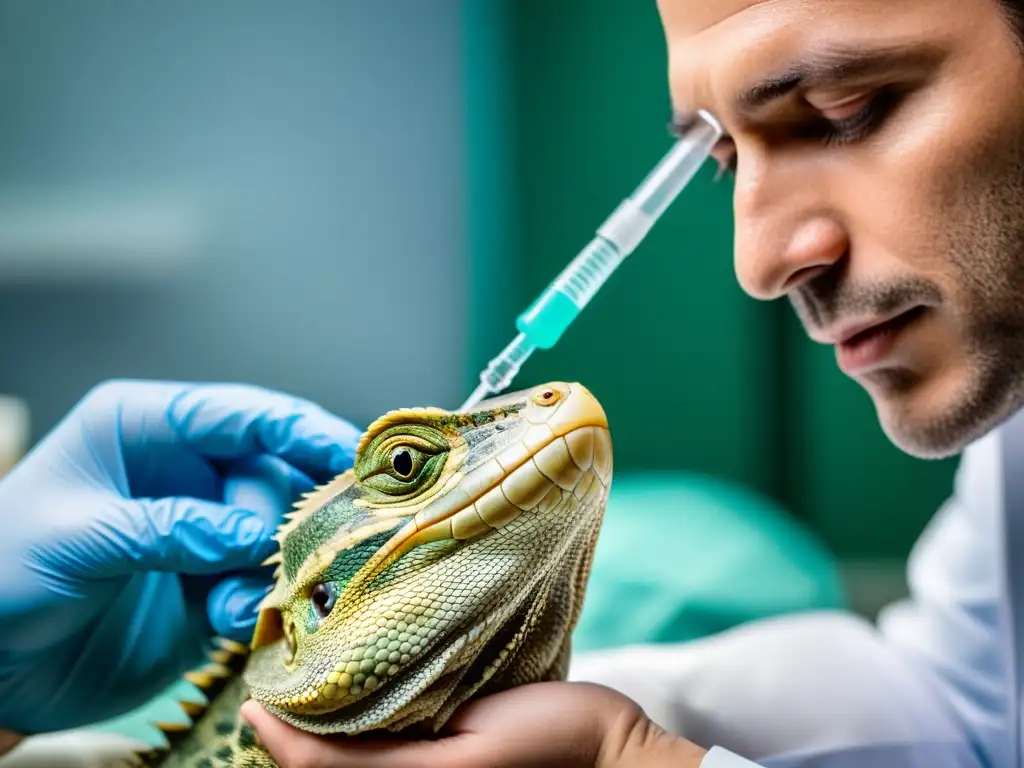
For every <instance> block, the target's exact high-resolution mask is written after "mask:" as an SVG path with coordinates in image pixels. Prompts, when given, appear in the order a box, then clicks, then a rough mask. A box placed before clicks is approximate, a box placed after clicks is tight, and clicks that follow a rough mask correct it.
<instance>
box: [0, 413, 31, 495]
mask: <svg viewBox="0 0 1024 768" xmlns="http://www.w3.org/2000/svg"><path fill="white" fill-rule="evenodd" d="M29 431H30V419H29V411H28V403H26V402H25V401H24V400H21V399H19V398H17V397H11V396H8V395H0V477H3V476H4V475H6V474H7V473H8V472H10V471H11V470H12V469H14V465H15V464H17V463H18V462H19V461H20V460H21V457H22V456H24V454H25V452H26V451H27V450H28V444H29Z"/></svg>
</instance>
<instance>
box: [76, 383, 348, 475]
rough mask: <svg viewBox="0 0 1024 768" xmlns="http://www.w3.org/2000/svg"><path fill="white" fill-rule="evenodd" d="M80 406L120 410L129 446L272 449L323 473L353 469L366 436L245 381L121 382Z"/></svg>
mask: <svg viewBox="0 0 1024 768" xmlns="http://www.w3.org/2000/svg"><path fill="white" fill-rule="evenodd" d="M82 407H83V408H84V409H85V412H86V414H87V415H89V416H90V417H91V418H93V419H101V420H102V419H107V418H110V414H112V413H118V414H119V416H120V424H119V426H120V430H121V437H122V439H123V441H124V443H125V445H126V447H127V448H128V449H129V450H130V449H132V448H146V447H151V446H152V445H153V444H154V443H163V444H182V443H184V444H186V445H188V446H189V447H190V448H192V449H193V450H195V451H197V452H198V453H201V454H202V455H204V456H206V457H207V458H210V459H234V458H240V457H243V456H246V455H252V454H258V453H269V454H271V455H274V456H278V457H280V458H282V459H284V460H285V461H287V462H288V463H289V464H292V465H293V466H295V467H297V468H298V469H300V470H302V471H303V472H305V473H306V474H308V475H310V476H311V477H317V478H323V477H325V476H326V475H329V474H334V473H338V472H341V471H344V470H345V469H348V468H349V467H350V466H351V465H352V461H353V459H354V457H355V447H356V444H357V442H358V440H359V436H360V432H359V430H357V429H356V428H355V427H354V426H353V425H352V424H350V423H349V422H347V421H345V420H344V419H341V418H339V417H338V416H335V415H333V414H331V413H329V412H327V411H326V410H325V409H323V408H322V407H320V406H319V405H317V404H315V403H313V402H310V401H309V400H305V399H303V398H299V397H293V396H291V395H288V394H285V393H283V392H278V391H276V390H270V389H264V388H261V387H254V386H249V385H243V384H191V383H180V382H162V381H153V382H149V381H120V380H119V381H113V382H108V383H106V384H103V385H101V386H99V387H97V388H96V389H95V390H93V392H92V393H90V395H89V396H88V397H87V398H86V399H85V401H84V402H83V406H82Z"/></svg>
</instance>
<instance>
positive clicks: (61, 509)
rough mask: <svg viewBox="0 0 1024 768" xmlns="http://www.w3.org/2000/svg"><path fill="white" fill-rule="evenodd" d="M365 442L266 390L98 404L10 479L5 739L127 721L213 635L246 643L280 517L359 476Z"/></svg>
mask: <svg viewBox="0 0 1024 768" xmlns="http://www.w3.org/2000/svg"><path fill="white" fill-rule="evenodd" d="M358 436H359V433H358V432H357V430H356V429H355V428H354V427H353V426H352V425H350V424H348V423H347V422H345V421H342V420H341V419H339V418H337V417H335V416H332V415H330V414H328V413H327V412H325V411H324V410H322V409H321V408H319V407H317V406H316V405H313V404H312V403H309V402H307V401H304V400H300V399H296V398H293V397H290V396H288V395H285V394H282V393H278V392H272V391H267V390H263V389H258V388H254V387H246V386H240V385H200V384H179V383H168V382H132V381H119V382H111V383H108V384H104V385H101V386H99V387H97V388H96V389H95V390H93V391H92V392H90V393H89V394H88V395H87V396H86V397H85V398H84V399H83V400H82V401H81V402H80V403H79V404H78V405H77V406H76V407H75V408H74V410H72V411H71V413H70V414H68V416H67V417H66V418H65V419H64V420H63V421H62V422H61V423H60V424H59V425H58V426H57V427H56V428H55V429H54V430H53V432H52V433H51V434H50V435H48V436H47V437H46V438H45V439H44V440H43V441H42V442H41V443H40V444H39V445H38V446H37V447H36V448H35V449H34V450H33V451H32V452H31V453H30V454H29V455H28V456H27V457H25V459H24V460H23V461H22V462H21V463H20V464H19V465H18V466H17V467H16V468H15V469H14V470H13V471H12V472H11V474H9V475H8V476H7V477H5V478H3V479H2V480H0V728H4V727H5V728H7V729H9V730H13V731H16V732H18V733H22V734H31V733H37V732H43V731H50V730H58V729H64V728H69V727H76V726H80V725H83V724H87V723H90V722H96V721H98V720H103V719H106V718H108V717H112V716H114V715H117V714H121V713H123V712H126V711H128V710H129V709H132V708H134V707H136V706H139V705H141V704H143V703H145V702H146V701H147V700H149V699H150V698H152V696H153V695H155V694H156V693H158V692H160V691H162V690H163V689H164V688H166V687H167V686H168V685H169V684H171V683H173V682H174V681H175V679H177V678H178V677H179V676H180V675H181V674H182V673H183V672H184V671H186V670H187V669H189V668H191V667H193V666H195V665H197V664H201V663H202V662H203V661H204V653H205V650H206V649H207V648H208V640H209V639H210V637H211V635H212V634H214V633H216V634H219V635H223V636H227V637H231V638H233V639H236V640H239V641H241V642H248V640H249V639H250V636H251V634H252V630H253V626H254V622H255V608H256V605H257V603H258V602H259V600H260V599H261V598H262V597H263V595H265V594H266V592H267V589H268V587H269V585H270V569H268V568H259V566H260V563H261V562H262V561H263V560H264V559H265V558H266V557H267V556H268V555H269V554H271V553H272V552H273V551H274V548H275V542H274V541H273V538H272V537H273V534H274V531H275V528H276V526H277V524H278V522H279V520H280V516H281V515H282V514H283V512H285V511H286V510H287V508H288V507H290V504H291V501H292V500H293V499H294V498H295V497H296V496H297V495H298V494H299V493H301V492H304V491H306V490H308V489H309V488H310V487H311V486H312V485H313V484H314V483H319V482H323V481H325V480H327V479H329V478H330V477H331V476H333V475H334V474H336V473H338V472H340V471H343V470H345V469H347V468H348V467H350V466H351V465H352V461H353V458H354V453H355V445H356V441H357V439H358Z"/></svg>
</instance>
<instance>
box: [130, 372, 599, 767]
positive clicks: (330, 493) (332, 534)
mask: <svg viewBox="0 0 1024 768" xmlns="http://www.w3.org/2000/svg"><path fill="white" fill-rule="evenodd" d="M611 479H612V450H611V437H610V433H609V429H608V421H607V419H606V416H605V413H604V411H603V409H602V407H601V405H600V403H599V402H598V401H597V399H596V398H595V397H594V396H593V395H592V394H591V393H590V392H589V391H588V390H587V389H586V388H585V387H583V386H582V385H580V384H575V383H573V384H565V383H550V384H547V385H544V386H541V387H537V388H534V389H531V390H527V391H522V392H517V393H513V394H510V395H505V396H502V397H498V398H494V399H491V400H488V401H485V402H483V403H481V404H480V405H479V406H478V407H477V408H476V409H474V410H473V411H472V412H467V413H460V412H449V411H445V410H441V409H437V408H413V409H400V410H395V411H392V412H389V413H387V414H385V415H384V416H382V417H380V418H379V419H377V420H376V421H375V422H374V423H373V424H371V425H370V426H369V427H368V428H367V430H366V431H365V433H364V434H363V435H362V437H361V439H360V441H359V444H358V448H357V451H356V458H355V462H354V465H353V467H352V469H350V470H348V471H346V472H344V473H343V474H341V475H339V476H338V477H336V478H335V479H334V480H332V481H330V482H328V483H327V484H326V485H323V486H321V487H319V488H316V489H314V490H313V491H312V492H311V493H310V494H307V495H306V496H305V497H304V498H303V499H301V500H300V501H299V502H298V503H297V504H296V506H295V509H294V511H293V512H292V513H290V514H289V515H288V516H287V517H286V518H285V520H284V522H283V523H282V525H281V527H280V529H279V531H278V533H277V541H278V542H279V545H280V546H279V549H278V551H277V553H276V554H275V555H274V556H272V557H271V559H270V560H269V561H268V563H269V564H271V565H274V566H276V569H275V573H274V579H275V584H274V586H273V589H272V591H271V592H270V593H269V594H268V595H267V597H266V598H265V600H264V601H263V603H262V604H261V606H260V611H259V615H258V619H257V623H256V628H255V632H254V635H253V638H252V643H251V647H246V646H243V645H239V644H236V643H231V642H228V641H223V640H220V641H218V647H217V649H216V650H214V651H213V652H212V653H211V658H210V663H209V664H208V665H207V666H205V667H204V668H202V669H199V670H196V671H194V672H191V673H189V674H188V675H187V679H188V680H189V681H190V682H192V683H194V684H195V685H197V686H199V687H200V688H201V689H202V690H203V691H204V692H205V694H206V698H207V701H208V704H206V705H202V706H201V705H196V704H184V703H183V704H182V707H183V708H184V709H185V711H186V713H187V714H188V715H189V719H190V720H191V725H189V726H187V727H183V728H180V729H178V728H175V727H173V726H160V727H161V728H163V729H164V731H165V733H166V734H167V737H168V744H169V746H168V748H166V749H164V750H155V751H151V752H148V753H145V754H141V753H140V754H139V755H138V762H137V764H138V765H145V766H160V767H161V768H184V767H186V766H187V767H188V768H214V766H236V767H237V768H243V767H244V768H275V764H274V762H273V760H272V759H271V758H270V756H269V754H268V753H267V752H266V751H265V750H263V749H262V748H261V747H260V746H259V745H258V744H257V743H256V740H255V737H254V733H253V732H252V730H251V728H250V727H249V726H248V725H247V724H245V723H244V721H242V719H241V717H240V716H239V713H238V709H239V707H240V706H241V704H242V702H243V701H245V700H246V698H247V697H251V698H254V699H256V700H257V701H259V702H260V703H262V704H263V705H264V706H265V707H267V708H268V709H269V710H270V711H271V712H273V713H274V714H276V715H277V716H278V717H280V718H281V719H283V720H284V721H286V722H288V723H291V724H292V725H294V726H296V727H298V728H300V729H303V730H305V731H310V732H313V733H318V734H350V735H354V734H359V733H363V732H367V731H392V732H403V734H406V735H408V734H414V735H419V736H422V737H424V738H430V737H431V736H433V735H434V734H436V733H437V732H438V731H439V730H440V729H441V728H442V727H443V726H444V724H445V723H446V721H447V720H448V718H449V717H450V716H451V715H452V713H453V712H454V711H455V710H456V709H457V708H458V707H459V706H460V705H462V704H463V703H465V702H467V701H468V700H470V699H471V698H474V697H477V696H482V695H486V694H490V693H494V692H497V691H500V690H503V689H507V688H509V687H512V686H517V685H522V684H526V683H532V682H538V681H545V680H558V679H564V677H565V675H566V673H567V667H568V662H569V656H570V639H571V635H572V631H573V629H574V627H575V626H576V622H577V619H578V617H579V615H580V611H581V607H582V602H583V597H584V592H585V588H586V584H587V580H588V577H589V574H590V569H591V564H592V560H593V554H594V547H595V545H596V542H597V537H598V532H599V530H600V527H601V523H602V520H603V517H604V511H605V505H606V502H607V496H608V489H609V486H610V483H611Z"/></svg>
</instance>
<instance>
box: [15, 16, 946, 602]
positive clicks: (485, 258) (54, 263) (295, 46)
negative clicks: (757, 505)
mask: <svg viewBox="0 0 1024 768" xmlns="http://www.w3.org/2000/svg"><path fill="white" fill-rule="evenodd" d="M0 49H2V50H3V51H4V60H5V66H4V67H3V68H2V70H0V88H2V89H3V95H4V105H5V108H4V110H3V111H2V113H0V168H2V172H0V329H2V333H0V394H6V395H11V396H14V397H17V398H20V399H21V400H23V401H24V402H25V403H26V404H27V406H28V409H29V413H30V415H31V434H30V440H36V439H38V438H39V437H41V436H42V435H43V434H45V432H46V431H47V430H49V429H50V428H51V427H52V426H53V424H54V423H55V422H56V421H57V419H59V418H60V416H61V415H62V414H63V413H64V412H65V411H66V410H67V409H68V408H70V407H71V406H72V405H73V404H74V403H75V402H76V401H77V399H78V398H79V397H80V396H81V395H82V394H83V393H84V392H85V391H86V390H87V389H88V388H89V387H91V386H92V385H94V384H95V383H96V382H98V381H100V380H103V379H106V378H110V377H118V376H138V377H157V378H173V379H194V380H244V381H249V382H253V383H257V384H261V385H264V386H270V387H278V388H282V389H286V390H289V391H292V392H295V393H296V394H299V395H304V396H307V397H311V398H313V399H315V400H317V401H319V402H321V403H322V404H323V405H324V406H326V407H328V408H330V409H332V410H334V411H336V412H338V413H340V414H342V415H344V416H346V417H348V418H350V419H351V420H353V421H355V422H357V423H360V424H365V423H367V422H368V421H369V420H371V419H373V418H374V417H375V416H376V415H378V414H379V413H381V412H382V411H383V410H386V409H388V408H392V407H396V406H408V405H413V404H434V405H441V406H447V407H454V406H456V405H458V403H460V402H461V401H462V400H463V399H464V397H465V396H466V394H467V393H468V392H469V390H470V388H471V387H472V386H473V385H474V384H475V382H476V376H477V372H478V370H479V369H480V367H481V366H483V365H484V364H485V363H486V362H487V360H488V359H489V358H490V357H492V356H493V355H494V354H496V353H497V352H498V350H499V349H500V348H501V347H502V346H503V345H504V344H505V343H507V342H508V341H509V340H510V338H511V334H512V333H513V328H514V326H513V322H514V318H515V315H516V314H517V313H518V312H520V311H521V310H522V309H523V308H525V306H526V305H527V304H528V303H529V302H530V301H531V300H532V299H533V298H534V296H535V295H536V293H537V292H538V291H539V290H540V289H541V288H542V287H543V286H544V285H545V284H546V283H547V282H548V281H549V280H551V279H552V278H553V277H554V276H555V275H556V274H557V272H558V271H559V270H561V269H562V267H563V266H564V265H565V264H566V263H567V262H568V260H569V259H570V258H572V256H573V255H574V254H575V253H576V252H577V251H578V250H579V249H580V248H581V247H582V246H583V245H584V244H585V243H586V242H587V241H588V240H589V239H590V237H591V236H592V235H593V232H594V230H595V228H596V227H597V226H598V225H599V224H600V223H601V221H602V220H603V219H604V218H605V217H606V216H607V215H608V214H609V213H610V212H611V211H612V209H613V208H614V207H615V206H616V205H617V204H618V202H619V201H620V200H621V198H622V197H623V196H625V195H626V194H628V193H629V192H630V191H631V190H632V189H633V188H634V187H635V186H636V185H637V184H638V183H639V182H640V181H641V180H642V178H643V177H644V176H645V175H646V173H647V172H648V171H649V170H650V168H651V167H652V166H653V165H654V163H656V162H657V161H658V160H659V159H660V158H661V156H662V155H663V153H664V152H665V151H666V150H667V149H668V147H669V145H670V141H671V139H670V137H669V135H668V132H667V130H666V124H667V121H668V117H669V101H668V94H667V83H666V52H665V47H664V40H663V38H662V33H661V29H660V26H659V22H658V17H657V12H656V8H655V5H654V3H653V2H637V1H636V0H588V1H587V2H584V0H560V1H559V2H557V3H551V2H540V0H430V2H422V0H373V2H369V1H363V0H347V1H346V0H302V1H301V2H290V3H281V2H273V1H272V0H251V1H250V2H246V3H234V2H229V1H228V0H217V1H215V2H203V3H188V4H183V3H179V2H176V1H175V0H153V1H152V2H147V3H144V4H139V3H132V2H129V0H91V2H89V3H88V4H74V3H67V2H59V1H58V0H12V1H11V2H6V3H3V4H0ZM712 175H713V169H712V168H710V167H709V168H707V169H705V171H704V172H702V173H701V176H700V177H699V179H698V181H697V182H696V183H694V184H693V185H692V186H691V187H690V188H689V189H687V190H686V191H685V192H684V193H683V195H682V197H681V198H680V199H679V200H678V202H677V203H676V204H675V205H674V207H673V208H671V209H670V210H669V212H668V213H667V215H666V216H665V217H664V218H663V220H662V221H661V222H660V223H659V224H658V225H657V226H656V227H655V229H654V230H653V232H652V234H651V235H650V236H649V238H648V239H647V240H646V241H645V242H644V244H643V245H642V246H641V248H640V250H639V251H638V252H637V254H636V255H635V256H634V257H632V258H631V259H630V260H629V261H627V263H626V264H625V265H624V266H623V267H622V269H620V271H619V272H618V274H617V275H616V276H615V278H614V279H613V280H612V281H611V282H610V283H609V284H608V285H607V287H606V288H605V289H604V291H603V292H602V293H601V294H600V295H599V296H598V297H597V298H596V299H595V300H594V301H593V302H592V303H591V305H590V306H589V307H588V309H587V310H586V312H585V313H584V314H583V315H582V316H581V318H580V319H579V320H578V321H577V323H576V324H575V325H574V326H573V327H572V328H571V329H570V330H569V332H568V333H567V334H566V335H565V337H564V338H563V340H562V342H561V343H560V345H559V346H558V347H557V349H556V350H554V351H552V352H546V353H545V352H540V353H538V354H537V355H535V356H534V358H533V359H532V360H531V361H530V362H529V363H528V364H527V365H526V367H525V368H524V369H523V372H522V374H521V376H520V379H519V380H518V381H517V384H522V385H523V386H526V385H529V384H530V383H535V382H538V381H541V380H545V379H549V378H560V379H575V380H581V381H583V382H585V383H586V384H587V385H588V386H589V387H590V388H591V389H592V390H593V391H594V392H595V393H596V394H597V395H598V396H599V397H600V398H601V400H602V401H603V403H604V404H605V406H606V409H607V411H608V414H609V418H610V419H611V422H612V426H613V430H614V435H615V450H616V468H617V477H623V478H627V479H628V478H630V477H635V476H640V475H642V473H645V472H655V471H656V472H662V473H664V472H677V473H686V474H687V476H692V477H694V478H699V480H697V481H695V482H704V479H705V478H713V479H715V480H716V481H719V482H724V483H727V484H733V485H734V487H737V488H741V489H744V490H745V491H750V492H754V493H756V494H760V497H761V498H762V499H763V500H764V504H765V505H766V507H777V508H778V509H779V510H781V514H782V515H784V516H785V517H786V518H787V519H790V520H794V521H796V522H797V523H798V525H799V526H800V527H801V528H802V529H803V530H805V531H806V532H808V533H809V534H810V535H811V536H813V537H815V538H816V540H817V541H818V542H819V543H820V545H821V546H822V548H823V550H824V551H827V552H830V553H831V554H832V555H834V556H835V557H836V558H837V561H838V563H839V566H840V568H841V570H842V573H843V578H844V580H845V581H846V583H847V584H848V585H849V586H850V589H851V600H852V602H853V603H854V605H855V607H858V609H862V610H864V611H865V612H868V613H870V612H872V611H873V610H874V607H875V606H876V605H877V604H879V603H880V602H883V601H884V600H886V599H888V598H889V597H890V596H892V595H894V594H896V593H898V592H899V591H900V590H901V589H902V586H901V580H902V563H903V559H904V558H905V556H906V553H907V551H908V549H909V547H910V546H911V544H912V543H913V541H914V539H915V538H916V536H917V535H918V533H919V532H920V530H921V528H922V526H923V525H924V523H925V522H926V520H927V519H928V518H929V517H930V516H931V514H932V513H933V512H934V510H935V509H936V507H937V506H938V505H939V504H940V503H941V501H942V500H943V498H944V497H945V496H946V495H947V494H948V492H949V490H950V478H951V474H952V471H953V468H954V467H955V463H956V462H955V461H942V462H924V461H918V460H915V459H911V458H909V457H907V456H904V455H902V454H901V453H899V452H898V451H897V450H896V449H895V448H894V447H893V446H892V445H891V444H890V443H889V442H888V441H887V440H886V439H885V437H884V435H883V434H882V432H881V430H880V428H879V426H878V423H877V420H876V417H875V413H874V409H873V407H872V405H871V402H870V400H869V399H868V397H867V396H866V394H865V393H864V392H863V391H862V390H861V389H860V388H859V387H858V386H857V385H855V384H854V383H853V382H851V381H849V380H848V379H846V378H845V377H843V376H842V375H841V374H840V373H839V371H838V370H837V369H836V366H835V363H834V361H833V358H832V355H831V351H830V350H829V349H827V348H824V347H819V346H816V345H813V344H812V343H811V342H810V341H808V340H807V339H806V338H805V337H804V335H803V332H802V331H801V329H800V328H799V326H798V325H797V323H796V321H795V320H794V318H793V316H792V312H791V310H790V309H789V307H788V305H786V304H784V303H775V304H764V303H758V302H755V301H753V300H751V299H749V298H748V297H746V296H745V295H744V294H743V293H742V292H741V291H740V289H739V287H738V285H737V284H736V282H735V279H734V277H733V272H732V263H731V245H732V243H731V239H732V225H731V218H730V216H731V213H730V194H731V189H730V182H729V181H727V180H723V181H721V182H719V183H717V184H714V183H712ZM680 482H681V483H683V484H684V485H686V484H687V483H688V482H689V481H688V480H685V479H684V480H681V481H680ZM701 487H702V488H703V487H705V486H701ZM687 488H690V486H688V485H687ZM687 492H689V491H687ZM702 492H703V491H702ZM708 493H709V494H710V495H709V496H708V497H707V498H712V497H713V498H714V499H718V498H720V497H719V496H715V494H714V493H711V492H708ZM623 498H625V497H623ZM688 498H689V497H688ZM631 503H632V502H631ZM637 503H646V502H637ZM715 503H718V502H715ZM741 506H742V505H741ZM711 508H715V507H714V504H712V505H711V506H710V507H708V509H711ZM630 509H634V508H632V507H631V508H630ZM730 509H735V507H730ZM618 514H620V515H622V516H625V517H626V518H628V516H629V515H631V514H634V513H633V512H628V511H623V512H621V513H618ZM636 514H640V513H636ZM679 514H680V520H682V516H683V515H685V514H697V513H696V512H688V511H687V510H681V511H680V513H679ZM704 514H707V515H712V514H713V513H712V512H705V513H704ZM714 514H717V513H714ZM665 524H666V525H667V524H668V523H665ZM680 525H682V523H680ZM680 530H682V529H680ZM623 535H625V534H623ZM705 535H709V536H711V538H715V535H714V534H713V533H712V534H705ZM722 537H723V538H727V535H726V534H724V533H723V534H722ZM764 541H765V542H767V544H765V546H770V545H773V544H772V543H773V542H775V543H777V542H779V541H782V539H777V538H772V537H770V536H768V537H766V538H765V540H764ZM686 546H689V547H700V548H704V549H707V548H708V546H709V544H708V541H706V540H701V541H696V542H689V543H686V544H685V546H684V545H683V544H681V545H680V547H681V549H680V550H679V551H680V552H684V551H686V550H685V547H686ZM711 551H712V552H714V551H715V550H713V549H712V550H711ZM609 557H610V555H609ZM750 568H751V569H752V571H751V572H756V567H754V566H750Z"/></svg>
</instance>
